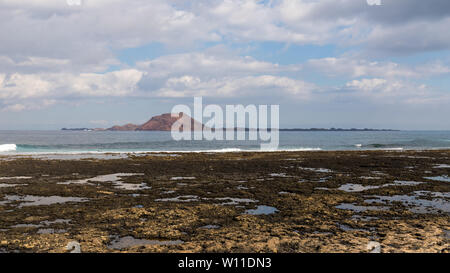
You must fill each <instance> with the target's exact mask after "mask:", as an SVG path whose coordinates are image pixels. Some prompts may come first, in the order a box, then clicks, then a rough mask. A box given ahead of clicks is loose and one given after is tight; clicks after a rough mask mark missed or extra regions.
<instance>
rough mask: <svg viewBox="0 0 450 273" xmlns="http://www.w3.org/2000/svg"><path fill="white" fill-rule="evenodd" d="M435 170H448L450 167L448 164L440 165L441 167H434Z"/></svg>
mask: <svg viewBox="0 0 450 273" xmlns="http://www.w3.org/2000/svg"><path fill="white" fill-rule="evenodd" d="M433 168H435V169H447V168H450V165H448V164H439V165H436V166H434V167H433Z"/></svg>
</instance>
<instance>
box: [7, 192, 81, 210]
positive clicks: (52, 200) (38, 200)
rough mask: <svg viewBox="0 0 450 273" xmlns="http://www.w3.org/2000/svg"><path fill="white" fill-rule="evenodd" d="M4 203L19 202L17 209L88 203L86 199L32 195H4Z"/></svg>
mask: <svg viewBox="0 0 450 273" xmlns="http://www.w3.org/2000/svg"><path fill="white" fill-rule="evenodd" d="M4 199H5V200H6V201H5V202H6V203H10V202H14V201H19V202H21V203H19V205H18V207H19V208H21V207H29V206H48V205H52V204H61V203H67V202H86V201H89V199H87V198H80V197H62V196H34V195H25V196H19V195H6V196H5V197H4Z"/></svg>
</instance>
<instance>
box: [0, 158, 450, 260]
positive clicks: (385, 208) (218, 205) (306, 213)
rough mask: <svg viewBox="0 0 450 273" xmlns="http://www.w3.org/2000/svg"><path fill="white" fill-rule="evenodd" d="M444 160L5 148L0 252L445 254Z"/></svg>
mask: <svg viewBox="0 0 450 273" xmlns="http://www.w3.org/2000/svg"><path fill="white" fill-rule="evenodd" d="M449 165H450V151H449V150H434V151H351V152H350V151H342V152H322V151H321V152H280V153H216V154H215V153H195V154H190V153H180V154H177V155H176V156H174V155H173V154H167V155H165V154H153V155H152V154H150V155H139V156H133V155H130V156H128V157H119V158H112V159H109V160H106V159H103V158H92V159H90V158H89V156H86V157H82V158H80V159H79V160H72V159H64V160H62V159H58V158H53V157H47V158H45V157H44V158H40V159H38V158H28V157H23V156H22V157H7V156H3V157H0V219H1V221H0V253H1V252H67V251H68V250H67V249H66V246H67V245H68V244H69V243H70V242H73V241H75V242H76V243H75V244H79V245H80V248H81V251H82V252H369V251H372V250H374V251H378V250H381V252H434V253H436V252H450V221H449V220H450V216H449V215H450V214H449V213H450V179H449V176H450V168H449ZM374 246H380V247H381V248H380V247H378V248H376V247H374Z"/></svg>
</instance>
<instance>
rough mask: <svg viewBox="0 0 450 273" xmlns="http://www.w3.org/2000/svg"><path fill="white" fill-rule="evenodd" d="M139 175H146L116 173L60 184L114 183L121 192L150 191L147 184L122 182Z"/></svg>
mask: <svg viewBox="0 0 450 273" xmlns="http://www.w3.org/2000/svg"><path fill="white" fill-rule="evenodd" d="M139 175H144V174H143V173H115V174H107V175H100V176H96V177H93V178H86V179H80V180H73V181H67V182H60V183H58V184H61V185H70V184H79V185H83V184H88V185H93V184H92V182H97V183H102V182H111V183H113V185H114V187H115V188H116V189H121V190H130V191H137V190H146V189H150V188H151V187H148V186H147V184H146V183H140V184H133V183H125V182H123V181H122V177H127V176H139Z"/></svg>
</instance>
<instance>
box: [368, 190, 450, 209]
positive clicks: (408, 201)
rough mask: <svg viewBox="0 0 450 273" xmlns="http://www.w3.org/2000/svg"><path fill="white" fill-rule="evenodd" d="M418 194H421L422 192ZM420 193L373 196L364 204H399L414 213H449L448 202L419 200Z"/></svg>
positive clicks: (449, 205) (442, 200) (436, 199)
mask: <svg viewBox="0 0 450 273" xmlns="http://www.w3.org/2000/svg"><path fill="white" fill-rule="evenodd" d="M420 193H422V194H423V192H420ZM420 193H418V192H415V193H414V194H415V195H393V196H374V199H367V200H365V202H366V203H369V204H371V203H386V202H400V203H402V204H403V205H404V206H407V207H409V208H410V209H409V210H410V211H411V212H414V213H435V212H438V211H444V212H447V213H449V212H450V202H449V201H447V200H445V199H441V198H435V199H433V200H424V199H419V198H418V196H417V195H420Z"/></svg>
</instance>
